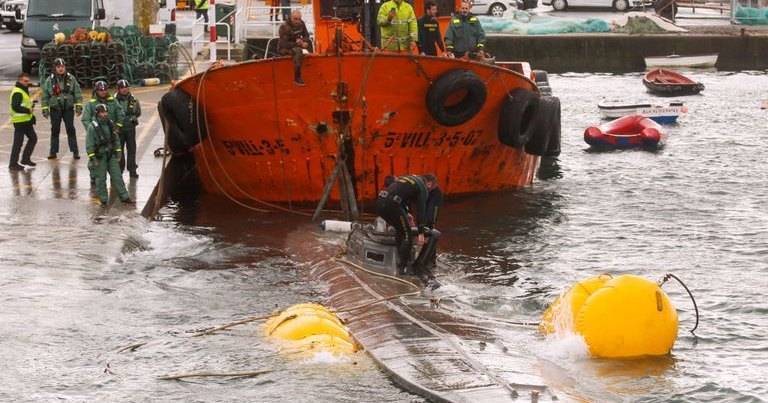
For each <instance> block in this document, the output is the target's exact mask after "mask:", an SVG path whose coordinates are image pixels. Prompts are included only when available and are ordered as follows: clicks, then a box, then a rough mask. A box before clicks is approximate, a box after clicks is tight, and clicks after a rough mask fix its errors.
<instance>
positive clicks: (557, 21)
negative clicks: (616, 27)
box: [479, 11, 611, 35]
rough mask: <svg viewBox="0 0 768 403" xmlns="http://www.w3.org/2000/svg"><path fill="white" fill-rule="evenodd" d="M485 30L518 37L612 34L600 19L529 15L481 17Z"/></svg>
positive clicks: (609, 28) (606, 24)
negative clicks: (584, 33) (513, 17)
mask: <svg viewBox="0 0 768 403" xmlns="http://www.w3.org/2000/svg"><path fill="white" fill-rule="evenodd" d="M479 18H480V22H481V23H482V24H483V29H485V32H488V33H503V34H518V35H551V34H569V33H580V32H610V31H611V27H610V26H609V25H608V23H607V22H605V21H603V20H598V19H587V20H585V19H577V18H561V17H550V16H544V15H532V16H529V15H527V13H523V15H520V12H519V11H518V12H517V13H516V18H515V19H512V18H498V17H487V16H480V17H479Z"/></svg>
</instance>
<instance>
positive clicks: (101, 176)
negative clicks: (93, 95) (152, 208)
mask: <svg viewBox="0 0 768 403" xmlns="http://www.w3.org/2000/svg"><path fill="white" fill-rule="evenodd" d="M117 107H118V108H119V106H117ZM108 108H109V107H108V106H107V105H105V104H98V105H96V106H95V107H94V108H93V110H94V112H95V114H94V116H93V120H92V121H91V123H90V124H88V128H87V133H86V135H85V149H86V151H87V152H88V169H89V170H90V171H91V177H93V178H94V179H95V182H96V195H97V196H98V198H99V201H100V202H101V205H102V206H106V205H107V202H108V201H109V195H108V193H107V174H109V180H110V182H111V183H112V189H113V190H116V191H117V193H118V195H119V196H120V200H121V201H122V202H123V203H133V201H132V200H131V198H130V196H129V194H128V190H127V189H126V188H125V182H123V176H122V174H121V173H120V165H119V161H120V154H122V148H121V144H122V141H121V140H120V136H118V134H117V132H116V131H115V127H114V126H115V123H114V122H112V120H110V119H109V109H108Z"/></svg>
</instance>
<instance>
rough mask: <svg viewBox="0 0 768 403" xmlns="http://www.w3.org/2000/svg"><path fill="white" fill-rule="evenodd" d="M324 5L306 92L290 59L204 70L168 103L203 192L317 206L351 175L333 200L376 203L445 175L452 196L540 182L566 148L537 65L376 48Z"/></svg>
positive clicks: (174, 132) (169, 122) (174, 133)
mask: <svg viewBox="0 0 768 403" xmlns="http://www.w3.org/2000/svg"><path fill="white" fill-rule="evenodd" d="M326 3H328V4H330V3H332V2H330V1H319V2H314V4H313V7H314V10H315V14H314V15H315V16H316V18H315V34H316V44H317V46H316V47H315V53H314V54H311V55H307V56H306V57H305V60H304V64H303V67H302V75H303V78H304V80H305V81H306V86H301V87H299V86H294V85H293V83H292V81H293V69H292V67H291V60H290V58H287V57H280V58H275V59H268V60H258V61H250V62H245V63H241V64H237V65H233V66H225V67H221V68H217V69H211V70H208V71H206V72H204V73H200V74H197V75H195V76H192V77H190V78H187V79H186V80H183V81H181V82H180V83H179V84H178V85H177V86H176V88H175V89H174V90H173V91H172V92H170V93H169V94H167V95H166V97H165V98H164V99H163V101H162V102H161V110H162V112H163V113H162V115H163V117H164V121H165V123H166V132H167V134H168V139H169V143H170V145H171V148H173V149H174V152H176V153H191V154H192V155H194V158H195V161H196V169H197V173H198V176H199V177H200V182H201V184H202V189H203V191H205V192H210V193H218V194H222V195H226V196H229V197H231V198H234V199H239V200H249V201H252V202H254V203H255V204H259V203H258V202H289V203H316V202H317V201H319V200H321V199H323V198H324V196H325V195H326V193H327V192H326V190H330V189H332V188H330V187H328V186H326V185H327V184H333V183H334V181H335V179H336V178H342V181H343V182H345V183H346V189H347V190H346V191H344V190H343V189H341V188H340V189H338V190H333V191H332V192H331V193H330V200H332V201H342V193H346V194H349V193H352V196H351V198H352V199H353V200H357V201H362V202H365V201H371V200H374V199H375V197H376V195H377V193H378V191H379V190H380V188H381V186H382V185H383V182H384V177H386V176H387V175H402V174H405V173H409V172H434V173H435V174H436V175H437V177H438V179H439V181H440V183H441V188H443V190H444V192H445V193H446V194H447V195H449V196H450V195H457V194H468V193H479V192H488V191H498V190H503V189H510V188H515V187H520V186H525V185H528V184H530V183H531V182H532V181H533V178H534V176H535V172H536V169H537V167H538V164H539V157H540V156H545V155H556V154H558V153H559V150H560V147H559V135H560V126H559V116H560V115H559V114H560V104H559V100H557V98H555V97H546V96H542V95H541V94H540V91H539V90H538V88H537V85H536V83H535V82H534V80H533V79H534V74H533V73H532V71H531V69H530V66H529V65H528V64H527V63H524V62H521V63H514V64H513V65H510V64H507V65H505V66H504V67H501V66H495V65H492V64H486V63H482V62H476V61H469V60H464V59H449V58H441V57H431V56H419V55H414V54H408V53H385V52H382V51H379V50H372V49H371V48H370V47H369V46H367V45H366V42H365V40H364V39H365V38H363V37H362V36H361V34H360V33H359V32H358V29H357V20H352V21H341V22H339V20H338V19H337V18H333V17H326V16H324V14H323V10H324V7H325V8H328V7H327V6H328V4H326ZM329 9H331V10H332V9H333V7H330V8H329ZM414 9H416V10H422V9H423V7H422V5H421V4H420V1H417V2H416V4H415V5H414ZM353 14H354V13H353ZM354 15H362V14H361V13H357V14H354ZM443 18H444V17H443ZM553 122H557V124H554V123H553ZM339 167H343V169H342V168H339ZM343 171H346V172H347V173H348V174H345V173H344V172H343ZM346 197H348V196H344V198H346ZM342 202H343V201H342ZM342 204H343V203H342Z"/></svg>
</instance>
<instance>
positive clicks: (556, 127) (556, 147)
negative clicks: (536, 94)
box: [525, 97, 560, 156]
mask: <svg viewBox="0 0 768 403" xmlns="http://www.w3.org/2000/svg"><path fill="white" fill-rule="evenodd" d="M533 126H534V135H533V136H532V137H531V140H530V141H529V142H528V144H526V145H525V152H526V153H528V154H532V155H538V156H557V155H559V154H560V99H559V98H557V97H541V99H540V100H539V111H538V113H537V114H536V119H535V120H534V122H533Z"/></svg>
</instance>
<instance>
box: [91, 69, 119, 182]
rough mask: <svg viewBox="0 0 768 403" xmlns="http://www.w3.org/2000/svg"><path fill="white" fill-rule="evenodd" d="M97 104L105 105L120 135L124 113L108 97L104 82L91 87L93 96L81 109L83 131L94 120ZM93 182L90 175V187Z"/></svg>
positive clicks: (110, 97) (116, 103) (98, 82)
mask: <svg viewBox="0 0 768 403" xmlns="http://www.w3.org/2000/svg"><path fill="white" fill-rule="evenodd" d="M99 104H104V105H107V111H108V114H109V120H111V121H112V124H113V125H114V127H115V131H116V132H117V135H118V136H119V135H121V134H120V129H122V127H123V119H125V117H124V115H125V113H124V112H123V108H121V107H120V104H119V103H118V102H117V100H116V99H115V98H114V97H113V96H112V95H109V87H108V86H107V82H106V81H96V84H94V85H93V96H92V97H91V99H90V100H89V101H88V102H87V103H86V104H85V108H84V109H83V116H82V117H81V118H80V121H81V122H83V126H85V129H86V130H87V129H88V125H90V124H91V122H93V121H94V119H96V110H95V109H96V105H99ZM95 180H96V177H94V176H93V175H91V186H95V184H96V183H95Z"/></svg>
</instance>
